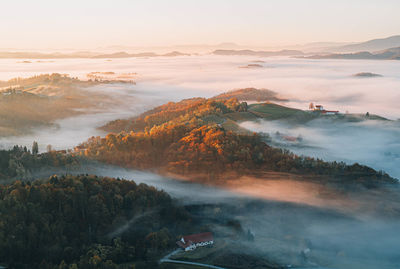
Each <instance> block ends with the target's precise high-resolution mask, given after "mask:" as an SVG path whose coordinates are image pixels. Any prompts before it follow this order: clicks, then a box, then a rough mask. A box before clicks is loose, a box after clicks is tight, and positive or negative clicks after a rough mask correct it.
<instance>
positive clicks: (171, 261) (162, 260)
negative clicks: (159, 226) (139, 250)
mask: <svg viewBox="0 0 400 269" xmlns="http://www.w3.org/2000/svg"><path fill="white" fill-rule="evenodd" d="M179 252H181V250H180V249H176V250H174V251H172V252H171V253H169V254H168V255H166V256H165V257H163V258H162V259H160V261H159V263H164V262H169V263H179V264H188V265H195V266H201V267H206V268H212V269H226V268H224V267H220V266H215V265H210V264H205V263H198V262H187V261H179V260H171V259H170V257H171V256H173V255H175V254H177V253H179Z"/></svg>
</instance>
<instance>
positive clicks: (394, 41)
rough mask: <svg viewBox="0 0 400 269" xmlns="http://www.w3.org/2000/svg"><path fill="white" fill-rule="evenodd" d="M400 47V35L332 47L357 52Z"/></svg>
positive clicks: (334, 49)
mask: <svg viewBox="0 0 400 269" xmlns="http://www.w3.org/2000/svg"><path fill="white" fill-rule="evenodd" d="M395 47H400V35H395V36H390V37H387V38H379V39H372V40H369V41H366V42H361V43H356V44H350V45H345V46H340V47H335V48H331V51H334V52H357V51H369V52H372V51H379V50H386V49H389V48H395ZM328 50H329V49H328Z"/></svg>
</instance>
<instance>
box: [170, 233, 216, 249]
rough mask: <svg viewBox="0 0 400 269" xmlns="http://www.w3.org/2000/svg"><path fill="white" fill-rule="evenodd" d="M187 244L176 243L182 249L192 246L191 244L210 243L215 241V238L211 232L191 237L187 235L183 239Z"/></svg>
mask: <svg viewBox="0 0 400 269" xmlns="http://www.w3.org/2000/svg"><path fill="white" fill-rule="evenodd" d="M182 238H183V240H184V241H185V243H183V242H182V241H181V240H180V241H178V242H176V243H177V244H178V245H179V246H180V247H183V248H186V247H188V246H190V245H191V244H196V243H201V242H208V241H213V240H214V237H213V234H212V233H211V232H206V233H200V234H191V235H185V236H183V237H182Z"/></svg>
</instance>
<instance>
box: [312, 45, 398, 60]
mask: <svg viewBox="0 0 400 269" xmlns="http://www.w3.org/2000/svg"><path fill="white" fill-rule="evenodd" d="M306 58H309V59H348V60H400V47H396V48H390V49H386V50H383V51H377V52H373V53H371V52H368V51H361V52H356V53H344V54H326V55H314V56H309V57H306Z"/></svg>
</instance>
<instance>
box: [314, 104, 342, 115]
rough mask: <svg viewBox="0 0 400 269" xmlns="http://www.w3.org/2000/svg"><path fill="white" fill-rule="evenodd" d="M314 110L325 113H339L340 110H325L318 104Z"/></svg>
mask: <svg viewBox="0 0 400 269" xmlns="http://www.w3.org/2000/svg"><path fill="white" fill-rule="evenodd" d="M313 111H314V112H319V113H321V114H325V115H337V114H339V111H337V110H325V109H324V107H323V106H322V105H316V106H315V108H314V109H313Z"/></svg>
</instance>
